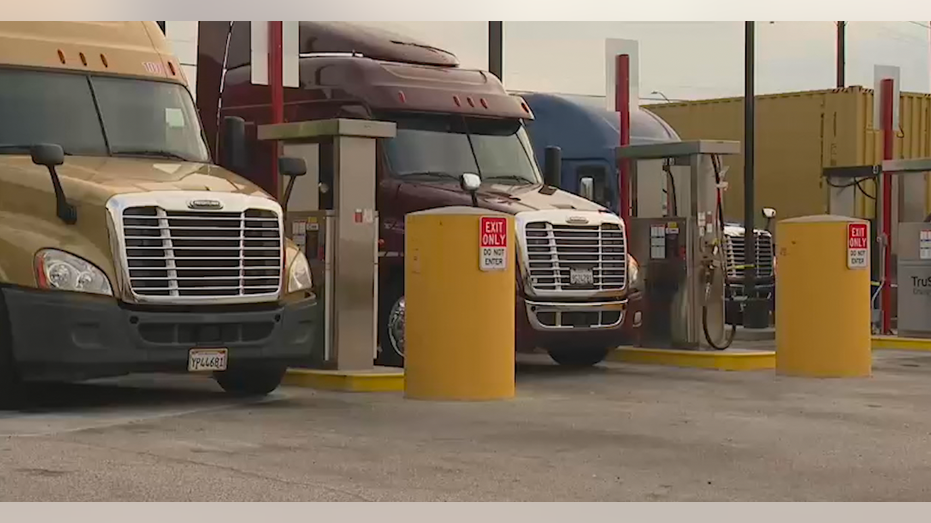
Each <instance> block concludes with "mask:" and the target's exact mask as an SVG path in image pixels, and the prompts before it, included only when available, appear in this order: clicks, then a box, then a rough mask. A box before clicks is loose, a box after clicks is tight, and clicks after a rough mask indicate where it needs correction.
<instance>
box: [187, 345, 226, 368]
mask: <svg viewBox="0 0 931 523" xmlns="http://www.w3.org/2000/svg"><path fill="white" fill-rule="evenodd" d="M226 357H227V350H226V349H191V351H190V352H189V353H188V358H187V370H188V372H212V371H218V370H226Z"/></svg>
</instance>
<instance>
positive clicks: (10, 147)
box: [0, 143, 71, 156]
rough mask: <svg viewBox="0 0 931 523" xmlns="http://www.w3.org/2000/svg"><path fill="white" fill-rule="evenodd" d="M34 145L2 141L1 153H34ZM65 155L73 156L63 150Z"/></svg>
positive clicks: (0, 144)
mask: <svg viewBox="0 0 931 523" xmlns="http://www.w3.org/2000/svg"><path fill="white" fill-rule="evenodd" d="M32 147H33V146H32V145H23V144H15V143H0V154H32ZM63 152H64V153H65V156H71V153H69V152H67V151H63Z"/></svg>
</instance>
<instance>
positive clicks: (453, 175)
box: [401, 171, 459, 182]
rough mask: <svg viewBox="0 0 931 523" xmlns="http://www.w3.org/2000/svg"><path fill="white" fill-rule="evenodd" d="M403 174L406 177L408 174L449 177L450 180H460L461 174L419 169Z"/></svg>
mask: <svg viewBox="0 0 931 523" xmlns="http://www.w3.org/2000/svg"><path fill="white" fill-rule="evenodd" d="M401 176H402V177H404V178H406V177H408V176H427V177H430V178H449V179H450V180H456V181H457V182H458V181H459V176H456V175H455V174H453V173H451V172H447V171H417V172H410V173H404V174H402V175H401Z"/></svg>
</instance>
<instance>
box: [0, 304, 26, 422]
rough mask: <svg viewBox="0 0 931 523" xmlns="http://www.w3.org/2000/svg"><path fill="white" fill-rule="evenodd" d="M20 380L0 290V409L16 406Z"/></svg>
mask: <svg viewBox="0 0 931 523" xmlns="http://www.w3.org/2000/svg"><path fill="white" fill-rule="evenodd" d="M21 393H22V382H21V380H20V377H19V372H17V369H16V360H15V359H14V358H13V337H12V334H11V331H10V316H9V314H8V313H7V310H6V302H4V301H3V293H2V291H0V409H12V408H16V407H17V405H18V403H19V401H20V400H21Z"/></svg>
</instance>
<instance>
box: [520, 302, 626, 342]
mask: <svg viewBox="0 0 931 523" xmlns="http://www.w3.org/2000/svg"><path fill="white" fill-rule="evenodd" d="M638 303H639V300H638ZM516 306H517V310H516V311H515V320H516V322H515V323H516V327H517V328H516V333H515V335H516V337H515V342H516V345H517V350H518V351H520V352H529V351H532V350H534V349H536V348H544V349H557V348H562V347H579V348H589V347H595V346H598V347H601V346H604V347H609V346H619V345H624V344H625V343H627V342H629V339H631V338H632V337H633V335H632V332H633V330H634V329H635V328H636V327H637V326H638V325H633V324H632V323H631V322H630V321H628V316H629V308H630V303H629V301H628V300H627V299H623V300H618V301H605V302H544V301H536V300H530V299H526V298H524V297H522V296H518V298H517V301H516ZM637 316H638V317H639V314H638V315H637ZM638 321H639V320H638Z"/></svg>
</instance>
